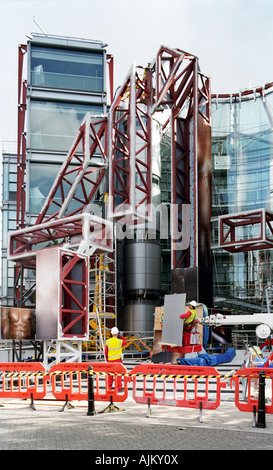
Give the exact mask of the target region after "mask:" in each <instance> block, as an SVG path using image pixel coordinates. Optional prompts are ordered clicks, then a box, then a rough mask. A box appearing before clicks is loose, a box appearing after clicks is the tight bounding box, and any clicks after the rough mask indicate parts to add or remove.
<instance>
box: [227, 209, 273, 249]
mask: <svg viewBox="0 0 273 470" xmlns="http://www.w3.org/2000/svg"><path fill="white" fill-rule="evenodd" d="M219 248H223V249H225V250H227V251H229V252H230V253H237V252H242V251H250V250H251V251H252V250H265V249H268V248H273V213H272V212H269V211H267V210H265V209H257V210H253V211H247V212H243V213H236V214H227V215H223V216H220V217H219Z"/></svg>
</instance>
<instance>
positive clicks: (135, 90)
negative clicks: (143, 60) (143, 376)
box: [109, 65, 152, 218]
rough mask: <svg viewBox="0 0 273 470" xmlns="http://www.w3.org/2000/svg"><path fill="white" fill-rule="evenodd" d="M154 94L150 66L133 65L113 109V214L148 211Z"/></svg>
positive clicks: (111, 131) (111, 168)
mask: <svg viewBox="0 0 273 470" xmlns="http://www.w3.org/2000/svg"><path fill="white" fill-rule="evenodd" d="M140 72H141V73H140ZM143 72H144V74H143ZM141 75H142V77H141ZM151 95H152V93H151V71H150V69H146V70H145V71H144V69H142V68H139V67H138V68H137V67H135V66H134V65H133V67H132V70H131V71H130V73H129V74H128V76H127V78H126V80H125V82H124V84H123V86H122V87H121V89H120V90H119V93H118V95H117V96H116V98H115V100H114V102H113V104H112V106H111V109H110V124H109V136H110V139H111V142H110V147H111V154H110V162H109V164H110V188H109V196H110V197H109V202H110V216H111V217H114V218H120V217H123V216H124V215H125V214H132V215H133V216H134V217H135V218H137V215H136V214H138V215H139V214H140V217H141V216H144V217H147V216H148V215H149V214H148V211H149V207H150V203H151V179H152V174H151V114H150V105H151Z"/></svg>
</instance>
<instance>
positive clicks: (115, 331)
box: [111, 326, 119, 335]
mask: <svg viewBox="0 0 273 470" xmlns="http://www.w3.org/2000/svg"><path fill="white" fill-rule="evenodd" d="M118 333H119V331H118V329H117V327H116V326H114V327H113V328H112V330H111V335H118Z"/></svg>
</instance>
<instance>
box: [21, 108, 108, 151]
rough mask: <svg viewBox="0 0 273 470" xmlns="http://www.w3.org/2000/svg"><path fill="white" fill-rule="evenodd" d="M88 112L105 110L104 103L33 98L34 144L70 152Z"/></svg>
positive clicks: (32, 127) (32, 146) (32, 142)
mask: <svg viewBox="0 0 273 470" xmlns="http://www.w3.org/2000/svg"><path fill="white" fill-rule="evenodd" d="M87 112H90V113H91V114H102V112H103V110H102V106H92V105H85V104H84V105H83V104H75V103H61V102H52V101H36V100H31V102H30V142H29V144H30V147H31V148H32V149H35V150H49V151H50V150H51V151H65V152H67V151H68V150H69V148H70V146H71V144H72V142H73V140H74V138H75V137H76V135H77V133H78V130H79V128H80V125H81V123H82V120H83V118H84V116H85V115H86V113H87Z"/></svg>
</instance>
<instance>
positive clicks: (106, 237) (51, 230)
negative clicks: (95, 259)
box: [8, 213, 113, 265]
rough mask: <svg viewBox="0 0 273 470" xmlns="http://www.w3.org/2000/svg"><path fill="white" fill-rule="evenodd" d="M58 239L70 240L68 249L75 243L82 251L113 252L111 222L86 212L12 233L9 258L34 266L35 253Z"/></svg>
mask: <svg viewBox="0 0 273 470" xmlns="http://www.w3.org/2000/svg"><path fill="white" fill-rule="evenodd" d="M56 240H59V241H61V242H62V243H65V242H67V241H68V240H69V247H73V244H74V245H75V246H79V249H80V250H82V252H84V251H85V249H86V248H87V247H88V246H91V247H93V249H96V250H97V251H98V252H100V251H102V252H105V251H106V252H110V251H112V249H113V227H112V222H110V221H107V220H105V219H101V218H100V217H97V216H95V215H92V214H87V213H83V214H79V215H74V216H71V217H64V218H63V219H57V220H52V221H48V222H45V223H41V224H38V225H33V226H30V227H26V228H24V229H20V230H16V231H13V232H10V233H9V242H8V246H9V253H8V257H9V259H10V260H12V261H16V262H24V263H26V264H28V265H29V264H33V265H34V264H35V256H36V252H37V251H38V250H41V249H43V248H44V247H45V246H49V244H53V243H54V241H56Z"/></svg>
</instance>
